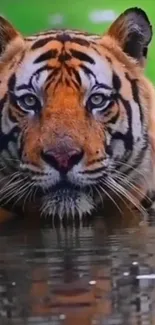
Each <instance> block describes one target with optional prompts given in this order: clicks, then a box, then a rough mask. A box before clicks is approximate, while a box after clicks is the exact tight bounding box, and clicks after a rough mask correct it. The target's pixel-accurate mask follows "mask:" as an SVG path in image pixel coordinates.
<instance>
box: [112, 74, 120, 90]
mask: <svg viewBox="0 0 155 325" xmlns="http://www.w3.org/2000/svg"><path fill="white" fill-rule="evenodd" d="M112 80H113V86H114V89H115V90H116V91H117V92H119V91H120V88H121V80H120V78H119V76H118V75H117V74H116V73H115V72H113V78H112Z"/></svg>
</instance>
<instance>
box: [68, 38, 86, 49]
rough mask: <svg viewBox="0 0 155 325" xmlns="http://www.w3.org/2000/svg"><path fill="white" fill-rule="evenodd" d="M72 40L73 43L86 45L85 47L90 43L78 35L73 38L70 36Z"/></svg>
mask: <svg viewBox="0 0 155 325" xmlns="http://www.w3.org/2000/svg"><path fill="white" fill-rule="evenodd" d="M72 42H73V43H76V44H79V45H81V46H86V47H88V46H89V45H90V42H89V41H87V40H85V39H83V38H80V37H74V38H72Z"/></svg>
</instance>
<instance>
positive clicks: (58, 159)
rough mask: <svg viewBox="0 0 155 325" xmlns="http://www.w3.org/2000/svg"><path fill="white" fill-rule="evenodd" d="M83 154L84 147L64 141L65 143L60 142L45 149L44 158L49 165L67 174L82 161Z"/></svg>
mask: <svg viewBox="0 0 155 325" xmlns="http://www.w3.org/2000/svg"><path fill="white" fill-rule="evenodd" d="M83 154H84V153H83V150H82V149H80V148H78V147H76V146H74V147H73V146H69V145H67V144H66V145H65V142H63V144H58V145H57V146H54V147H51V148H49V149H48V150H45V151H43V152H42V158H43V160H44V161H45V162H46V163H47V164H48V165H50V166H51V167H54V168H55V169H57V170H58V171H59V172H60V173H63V174H66V173H67V172H69V170H71V169H72V168H73V167H74V166H75V165H77V164H78V163H79V162H80V160H81V159H82V157H83Z"/></svg>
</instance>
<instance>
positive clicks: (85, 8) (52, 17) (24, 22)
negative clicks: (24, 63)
mask: <svg viewBox="0 0 155 325" xmlns="http://www.w3.org/2000/svg"><path fill="white" fill-rule="evenodd" d="M135 6H136V7H141V8H142V9H144V10H145V11H146V13H147V14H148V16H149V19H150V20H151V23H152V25H153V28H154V24H155V0H138V1H135V0H127V1H125V0H0V14H2V15H3V16H5V17H6V18H7V19H9V20H10V21H11V22H12V23H13V24H14V25H15V26H16V27H17V28H18V29H19V30H20V31H21V32H22V33H24V35H29V34H32V33H35V32H38V31H40V30H44V29H50V28H61V27H63V28H65V27H67V28H77V29H82V30H87V31H90V32H97V33H103V32H104V31H105V30H106V28H107V27H108V26H109V25H110V24H111V22H112V21H113V20H114V19H115V17H116V16H118V15H119V14H120V13H121V12H123V11H124V10H125V9H127V8H129V7H135ZM154 57H155V37H154V38H153V41H152V44H151V47H150V51H149V60H148V64H147V68H146V75H148V76H149V78H150V79H151V80H152V81H153V82H154V83H155V64H154Z"/></svg>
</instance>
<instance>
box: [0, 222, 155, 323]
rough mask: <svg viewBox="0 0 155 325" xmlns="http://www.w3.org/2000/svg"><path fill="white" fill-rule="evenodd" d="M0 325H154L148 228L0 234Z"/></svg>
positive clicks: (153, 242)
mask: <svg viewBox="0 0 155 325" xmlns="http://www.w3.org/2000/svg"><path fill="white" fill-rule="evenodd" d="M31 218H33V216H32V217H31ZM115 221H116V220H115ZM0 324H1V325H3V324H4V325H6V324H7V325H11V324H13V325H34V324H36V325H45V324H52V325H58V324H59V325H60V324H63V325H80V324H81V325H99V324H100V325H101V324H103V325H152V324H155V227H154V224H153V222H150V223H149V224H147V225H145V224H143V223H141V224H140V225H139V223H138V222H131V220H129V222H128V224H127V225H126V223H124V221H123V222H122V221H121V222H120V220H119V221H118V222H114V220H112V219H110V216H108V218H107V220H106V221H105V220H104V218H103V217H102V216H101V217H98V218H95V221H91V222H89V221H88V222H85V223H81V224H73V225H69V226H67V227H64V226H63V225H61V226H60V225H59V227H58V228H55V227H51V226H49V225H46V226H43V227H40V226H39V227H38V226H36V227H29V226H25V223H23V222H20V223H19V224H18V225H14V227H12V225H11V226H9V227H5V228H4V229H1V231H0Z"/></svg>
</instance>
